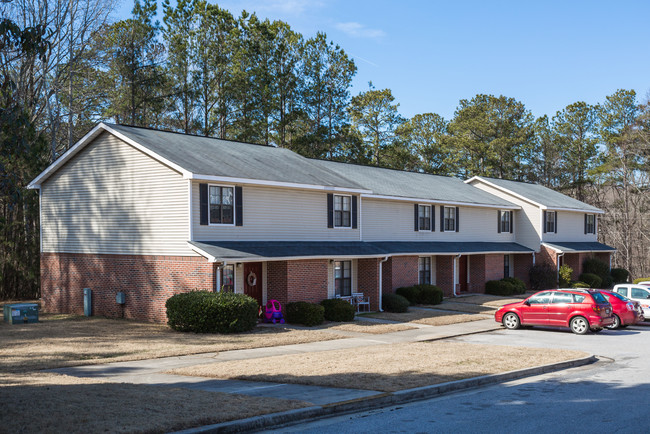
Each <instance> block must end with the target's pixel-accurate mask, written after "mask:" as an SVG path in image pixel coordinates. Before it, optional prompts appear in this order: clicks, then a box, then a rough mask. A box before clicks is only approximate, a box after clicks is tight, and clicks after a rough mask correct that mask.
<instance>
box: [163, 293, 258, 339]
mask: <svg viewBox="0 0 650 434" xmlns="http://www.w3.org/2000/svg"><path fill="white" fill-rule="evenodd" d="M165 307H166V308H167V324H169V327H171V328H172V329H174V330H176V331H180V332H194V333H237V332H246V331H249V330H252V329H253V328H254V327H255V325H256V324H257V313H258V308H259V306H258V304H257V301H256V300H255V299H253V298H251V297H249V296H247V295H244V294H233V293H226V292H211V291H192V292H184V293H182V294H176V295H174V296H172V297H170V298H169V299H168V300H167V302H166V303H165Z"/></svg>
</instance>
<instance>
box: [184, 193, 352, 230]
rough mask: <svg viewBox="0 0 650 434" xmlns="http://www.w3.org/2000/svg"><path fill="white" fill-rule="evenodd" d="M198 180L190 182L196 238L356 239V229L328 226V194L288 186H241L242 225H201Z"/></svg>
mask: <svg viewBox="0 0 650 434" xmlns="http://www.w3.org/2000/svg"><path fill="white" fill-rule="evenodd" d="M200 183H202V182H198V181H193V182H192V197H193V198H192V208H193V225H194V240H195V241H224V240H236V241H328V240H329V241H358V240H359V229H351V228H328V227H327V193H325V192H319V191H304V190H297V189H289V188H278V187H263V186H249V185H244V186H242V194H243V202H242V204H243V214H244V218H243V226H234V225H219V224H215V225H201V224H200V223H201V209H200V207H201V203H200V199H199V184H200ZM206 184H212V183H209V182H206ZM212 185H228V184H223V183H214V184H212ZM232 185H234V184H232Z"/></svg>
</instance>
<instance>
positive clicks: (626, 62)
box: [115, 0, 650, 119]
mask: <svg viewBox="0 0 650 434" xmlns="http://www.w3.org/2000/svg"><path fill="white" fill-rule="evenodd" d="M172 1H173V0H172ZM217 3H218V4H219V6H221V7H222V8H225V9H228V10H230V11H231V13H233V15H235V16H237V15H239V14H240V12H241V10H242V9H246V10H247V11H248V12H256V13H257V15H258V16H259V17H261V18H269V19H272V20H273V19H278V20H282V21H285V22H287V23H289V25H291V27H292V28H293V29H294V30H295V31H298V32H300V33H302V34H303V36H305V37H306V38H308V37H311V36H313V35H315V34H316V32H317V31H323V32H325V33H327V36H328V39H330V40H332V41H334V42H335V43H337V44H339V45H340V46H341V47H342V48H343V49H344V50H345V51H346V52H347V53H348V55H350V56H352V57H353V58H354V60H355V63H356V65H357V68H358V71H357V74H356V76H355V78H354V82H353V88H352V94H353V95H356V94H357V93H359V92H361V91H364V90H367V89H368V81H371V80H372V82H373V84H374V86H375V87H376V88H377V89H383V88H389V89H391V90H392V92H393V95H394V96H395V99H396V102H398V103H399V104H400V107H399V111H400V113H401V114H402V115H403V116H405V117H412V116H413V115H416V114H418V113H426V112H433V113H438V114H440V115H442V116H444V117H445V118H446V119H450V118H451V117H453V113H454V110H455V109H456V107H457V106H458V101H459V100H460V99H463V98H466V99H471V98H472V97H473V96H474V95H476V94H478V93H486V94H494V95H505V96H508V97H512V98H515V99H517V100H519V101H521V102H523V103H524V104H525V105H526V107H527V108H528V109H529V110H531V111H532V112H533V114H534V115H535V116H541V115H543V114H548V115H549V116H552V115H554V114H555V112H556V111H558V110H560V109H562V108H564V107H565V106H567V105H568V104H571V103H573V102H576V101H586V102H587V103H590V104H595V103H598V102H602V101H604V100H605V97H606V96H607V95H611V94H612V93H614V92H615V91H616V90H617V89H634V90H635V91H636V92H637V94H638V97H639V101H645V100H646V99H647V98H648V96H650V25H649V24H648V17H650V1H648V0H635V1H633V0H616V1H612V0H610V1H598V0H594V1H572V0H565V1H554V0H545V1H541V2H540V1H535V2H528V1H524V0H519V1H495V0H491V1H485V0H484V1H437V0H435V1H408V0H401V1H397V0H396V1H378V0H375V1H366V0H347V1H345V0H314V1H308V0H284V1H283V0H245V1H235V0H231V1H222V2H217ZM132 5H133V1H132V0H122V3H121V4H120V5H119V6H118V9H117V11H116V14H115V15H116V17H117V18H118V19H120V18H126V17H128V16H129V13H130V10H131V8H132ZM159 13H160V12H159Z"/></svg>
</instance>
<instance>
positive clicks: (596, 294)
mask: <svg viewBox="0 0 650 434" xmlns="http://www.w3.org/2000/svg"><path fill="white" fill-rule="evenodd" d="M591 296H592V297H593V298H594V301H596V303H607V300H605V297H603V294H601V293H600V292H595V291H594V292H592V293H591Z"/></svg>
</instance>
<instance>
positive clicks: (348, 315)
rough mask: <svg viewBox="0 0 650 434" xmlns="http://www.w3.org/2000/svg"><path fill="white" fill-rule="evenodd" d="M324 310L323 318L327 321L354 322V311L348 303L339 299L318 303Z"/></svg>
mask: <svg viewBox="0 0 650 434" xmlns="http://www.w3.org/2000/svg"><path fill="white" fill-rule="evenodd" d="M320 304H321V306H323V308H325V312H324V316H325V319H326V320H328V321H336V322H349V321H354V314H355V309H354V306H352V305H351V304H350V303H348V302H347V301H345V300H341V299H340V298H332V299H329V300H323V301H321V302H320Z"/></svg>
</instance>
